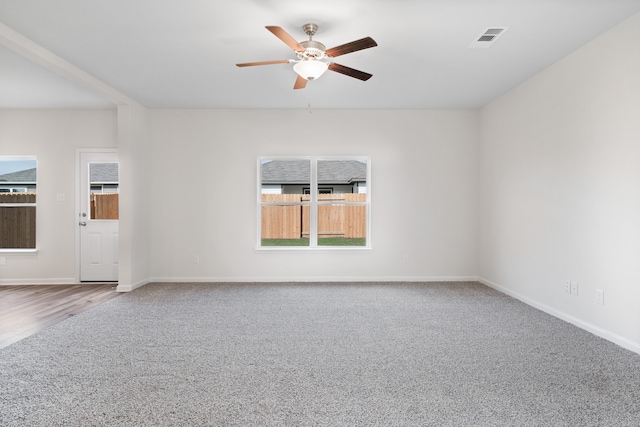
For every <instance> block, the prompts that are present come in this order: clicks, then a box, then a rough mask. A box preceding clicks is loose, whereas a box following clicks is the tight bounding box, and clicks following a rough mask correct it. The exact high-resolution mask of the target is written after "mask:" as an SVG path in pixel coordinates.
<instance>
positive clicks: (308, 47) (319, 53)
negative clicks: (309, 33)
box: [296, 40, 327, 61]
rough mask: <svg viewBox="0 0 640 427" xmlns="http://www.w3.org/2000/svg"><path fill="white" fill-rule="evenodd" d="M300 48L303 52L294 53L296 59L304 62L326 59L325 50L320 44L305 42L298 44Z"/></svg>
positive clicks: (313, 41)
mask: <svg viewBox="0 0 640 427" xmlns="http://www.w3.org/2000/svg"><path fill="white" fill-rule="evenodd" d="M300 46H302V47H303V48H304V51H303V52H296V54H297V55H298V58H299V59H301V60H303V61H305V60H316V61H317V60H320V59H324V58H326V57H327V55H326V54H325V51H326V50H327V48H326V47H325V45H323V44H322V43H320V42H317V41H315V40H307V41H303V42H300Z"/></svg>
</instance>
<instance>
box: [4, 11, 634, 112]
mask: <svg viewBox="0 0 640 427" xmlns="http://www.w3.org/2000/svg"><path fill="white" fill-rule="evenodd" d="M639 11H640V0H316V1H302V0H228V1H222V0H91V1H88V0H55V1H51V0H0V22H1V23H2V24H4V25H5V26H6V27H9V28H10V29H12V30H14V31H15V32H17V33H19V34H21V35H22V36H24V37H26V38H27V39H30V40H31V41H33V42H35V43H37V44H38V45H40V46H42V47H44V48H45V49H47V50H48V51H50V52H52V53H53V54H55V55H57V56H59V57H60V58H62V59H64V60H66V61H68V62H70V63H71V64H73V65H75V66H76V67H77V68H79V69H80V70H83V71H85V72H87V73H88V74H90V75H92V76H94V77H96V78H97V79H98V80H100V81H102V82H104V83H106V84H107V85H109V86H111V87H112V88H114V89H116V90H117V91H119V92H121V93H122V94H124V95H125V96H127V97H130V98H133V99H135V100H136V101H138V102H139V103H141V104H143V105H146V106H148V107H152V108H308V106H309V105H311V106H312V107H313V108H316V109H322V108H336V109H342V108H346V109H349V108H363V109H458V108H478V107H481V106H483V105H485V104H486V103H488V102H489V101H491V100H492V99H495V98H496V97H498V96H500V95H501V94H503V93H504V92H506V91H508V90H509V89H511V88H513V87H514V86H516V85H517V84H519V83H521V82H523V81H524V80H526V79H528V78H530V77H531V76H533V75H534V74H536V73H538V72H539V71H541V70H542V69H544V68H546V67H547V66H549V65H551V64H552V63H554V62H556V61H557V60H559V59H561V58H562V57H564V56H566V55H568V54H569V53H571V52H572V51H574V50H576V49H577V48H579V47H580V46H581V45H583V44H585V43H587V42H588V41H590V40H592V39H593V38H595V37H597V36H598V35H599V34H601V33H603V32H605V31H606V30H608V29H609V28H611V27H612V26H614V25H616V24H617V23H619V22H620V21H622V20H624V19H625V18H627V17H629V16H631V15H633V14H634V13H637V12H639ZM308 22H313V23H316V24H318V26H319V30H318V32H317V33H316V35H315V36H314V40H318V41H320V42H322V43H324V44H325V45H326V46H327V47H328V48H329V47H334V46H337V45H341V44H343V43H346V42H350V41H353V40H357V39H360V38H363V37H366V36H370V37H372V38H373V39H374V40H376V42H377V43H378V46H377V47H375V48H371V49H367V50H363V51H359V52H354V53H350V54H348V55H344V56H340V57H338V58H336V62H338V63H340V64H342V65H346V66H349V67H352V68H356V69H358V70H362V71H366V72H369V73H371V74H373V77H372V78H371V79H370V80H369V81H366V82H362V81H360V80H357V79H353V78H350V77H347V76H344V75H341V74H338V73H333V72H327V73H326V74H325V75H323V76H322V77H321V78H320V79H318V80H316V81H312V82H309V83H308V84H307V88H306V89H303V90H295V91H294V90H293V89H292V87H293V83H294V81H295V78H296V74H295V73H294V71H293V70H292V65H290V64H284V65H282V64H281V65H268V66H260V67H249V68H238V67H236V66H235V64H236V63H239V62H252V61H263V60H276V59H294V58H295V56H294V54H293V52H292V51H291V50H290V48H288V47H287V46H286V45H285V44H284V43H283V42H282V41H280V40H279V39H278V38H276V37H275V36H274V35H272V34H271V33H270V32H269V31H267V30H266V29H265V28H264V27H265V25H278V26H281V27H283V28H284V29H285V30H286V31H287V32H289V34H291V35H292V36H294V38H296V39H297V40H299V41H302V40H305V39H306V38H307V36H306V35H305V34H304V33H303V31H302V28H301V27H302V25H303V24H305V23H308ZM494 26H497V27H509V30H508V31H507V32H506V33H505V34H504V35H503V36H501V38H500V39H498V40H497V41H496V42H495V44H493V45H492V47H490V48H488V49H470V48H469V45H470V44H471V42H472V41H474V40H475V38H477V36H479V35H480V34H481V32H482V31H483V30H485V29H486V28H488V27H494ZM0 40H3V39H1V38H0ZM109 105H112V104H111V103H110V102H108V101H106V100H105V99H104V98H101V97H100V96H99V95H96V94H94V93H92V92H90V91H88V90H87V89H83V88H80V87H79V86H76V85H75V84H74V83H71V82H69V81H67V80H66V79H65V78H63V77H60V76H58V75H56V74H55V73H53V72H52V71H48V70H47V69H45V68H43V67H41V66H40V65H37V64H35V63H33V62H31V61H30V60H28V59H26V58H23V57H22V56H20V55H18V54H17V53H15V52H13V51H12V50H10V49H8V48H7V47H0V108H56V107H57V108H103V107H105V106H109Z"/></svg>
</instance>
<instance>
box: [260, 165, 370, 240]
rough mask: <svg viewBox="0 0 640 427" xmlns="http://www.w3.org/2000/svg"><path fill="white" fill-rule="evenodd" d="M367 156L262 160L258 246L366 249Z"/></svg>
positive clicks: (368, 177)
mask: <svg viewBox="0 0 640 427" xmlns="http://www.w3.org/2000/svg"><path fill="white" fill-rule="evenodd" d="M370 170H371V162H370V160H369V158H368V157H330V158H329V157H321V158H320V157H298V158H293V157H260V158H259V159H258V218H259V221H258V229H259V231H258V247H260V248H265V247H269V248H273V247H289V248H291V247H303V248H326V247H352V248H353V247H361V248H362V247H364V248H368V247H370V237H369V234H370V232H369V230H370V221H369V213H370V203H371V202H370V192H371V185H370V181H371V179H370V176H371V172H370Z"/></svg>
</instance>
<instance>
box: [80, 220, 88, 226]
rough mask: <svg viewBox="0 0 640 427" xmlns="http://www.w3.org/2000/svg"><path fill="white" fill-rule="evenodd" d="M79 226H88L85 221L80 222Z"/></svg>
mask: <svg viewBox="0 0 640 427" xmlns="http://www.w3.org/2000/svg"><path fill="white" fill-rule="evenodd" d="M78 225H81V226H83V227H86V226H87V223H86V222H85V221H80V222H79V223H78Z"/></svg>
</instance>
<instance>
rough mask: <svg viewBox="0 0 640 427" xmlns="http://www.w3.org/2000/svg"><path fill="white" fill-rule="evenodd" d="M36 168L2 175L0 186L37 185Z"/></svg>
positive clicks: (0, 176)
mask: <svg viewBox="0 0 640 427" xmlns="http://www.w3.org/2000/svg"><path fill="white" fill-rule="evenodd" d="M36 171H37V169H36V168H32V169H25V170H22V171H17V172H11V173H5V174H4V175H0V184H9V183H11V184H35V183H36Z"/></svg>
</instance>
